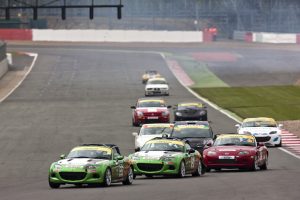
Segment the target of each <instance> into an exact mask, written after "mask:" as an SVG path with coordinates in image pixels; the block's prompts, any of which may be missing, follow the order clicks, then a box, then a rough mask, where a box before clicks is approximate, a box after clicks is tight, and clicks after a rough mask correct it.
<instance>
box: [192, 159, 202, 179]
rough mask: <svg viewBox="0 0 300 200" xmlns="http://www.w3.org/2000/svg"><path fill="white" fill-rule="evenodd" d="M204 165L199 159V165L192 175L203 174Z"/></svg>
mask: <svg viewBox="0 0 300 200" xmlns="http://www.w3.org/2000/svg"><path fill="white" fill-rule="evenodd" d="M202 167H203V166H202V163H201V160H199V163H198V167H197V169H196V171H195V172H194V173H193V174H192V176H201V175H202V174H203V173H202V172H203V169H202Z"/></svg>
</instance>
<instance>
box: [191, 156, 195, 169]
mask: <svg viewBox="0 0 300 200" xmlns="http://www.w3.org/2000/svg"><path fill="white" fill-rule="evenodd" d="M194 165H195V156H192V157H191V169H194Z"/></svg>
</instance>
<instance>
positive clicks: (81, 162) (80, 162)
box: [58, 158, 108, 167]
mask: <svg viewBox="0 0 300 200" xmlns="http://www.w3.org/2000/svg"><path fill="white" fill-rule="evenodd" d="M106 162H108V160H104V159H91V158H67V159H63V160H60V161H58V164H60V165H63V166H65V167H68V166H73V167H76V166H85V165H88V164H90V165H95V164H102V163H106Z"/></svg>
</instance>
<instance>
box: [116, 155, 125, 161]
mask: <svg viewBox="0 0 300 200" xmlns="http://www.w3.org/2000/svg"><path fill="white" fill-rule="evenodd" d="M123 159H124V156H117V157H116V160H123Z"/></svg>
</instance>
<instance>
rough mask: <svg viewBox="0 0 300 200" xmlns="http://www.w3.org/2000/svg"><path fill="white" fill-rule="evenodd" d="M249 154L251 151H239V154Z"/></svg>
mask: <svg viewBox="0 0 300 200" xmlns="http://www.w3.org/2000/svg"><path fill="white" fill-rule="evenodd" d="M248 154H249V151H240V152H239V155H248Z"/></svg>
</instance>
